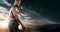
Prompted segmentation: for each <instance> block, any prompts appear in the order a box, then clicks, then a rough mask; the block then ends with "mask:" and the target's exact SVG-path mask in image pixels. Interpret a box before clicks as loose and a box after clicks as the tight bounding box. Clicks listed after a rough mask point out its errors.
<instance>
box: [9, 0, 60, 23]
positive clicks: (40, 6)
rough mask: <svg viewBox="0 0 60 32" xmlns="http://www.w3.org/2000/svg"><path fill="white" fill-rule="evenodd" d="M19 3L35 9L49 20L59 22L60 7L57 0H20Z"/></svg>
mask: <svg viewBox="0 0 60 32" xmlns="http://www.w3.org/2000/svg"><path fill="white" fill-rule="evenodd" d="M11 1H13V0H10V2H11ZM11 3H13V2H11ZM21 5H22V6H24V7H26V8H28V9H32V10H34V11H36V12H37V13H39V14H40V15H42V16H44V17H47V18H48V19H49V20H52V21H59V22H60V7H59V3H58V2H57V0H22V1H21Z"/></svg>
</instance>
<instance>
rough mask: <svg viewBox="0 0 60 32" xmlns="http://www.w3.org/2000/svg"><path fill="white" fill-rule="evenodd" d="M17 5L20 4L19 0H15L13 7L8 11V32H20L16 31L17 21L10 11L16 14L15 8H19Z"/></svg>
mask: <svg viewBox="0 0 60 32" xmlns="http://www.w3.org/2000/svg"><path fill="white" fill-rule="evenodd" d="M19 4H20V0H15V2H14V5H13V6H12V7H11V9H10V12H9V14H10V21H9V32H18V31H20V30H19V29H18V25H19V23H18V22H17V20H16V19H15V16H14V15H13V13H12V11H14V12H15V11H16V12H17V10H18V9H17V7H18V6H19Z"/></svg>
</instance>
